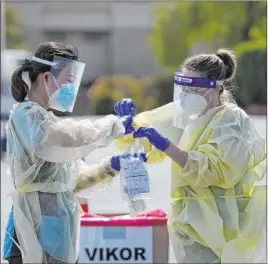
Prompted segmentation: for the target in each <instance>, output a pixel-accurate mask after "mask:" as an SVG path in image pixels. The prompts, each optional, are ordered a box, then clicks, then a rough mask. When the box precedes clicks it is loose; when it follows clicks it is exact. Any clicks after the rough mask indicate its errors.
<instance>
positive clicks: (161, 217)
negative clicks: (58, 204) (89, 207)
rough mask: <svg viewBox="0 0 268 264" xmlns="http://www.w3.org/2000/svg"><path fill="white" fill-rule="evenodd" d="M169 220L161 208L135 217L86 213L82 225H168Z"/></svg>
mask: <svg viewBox="0 0 268 264" xmlns="http://www.w3.org/2000/svg"><path fill="white" fill-rule="evenodd" d="M167 220H168V215H167V213H166V212H164V211H162V210H160V209H157V210H154V211H151V212H148V213H143V214H140V215H138V216H136V217H133V218H132V217H130V216H123V217H122V216H115V217H104V216H100V215H91V214H85V215H83V216H82V218H81V226H155V225H166V224H167Z"/></svg>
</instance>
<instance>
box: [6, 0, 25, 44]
mask: <svg viewBox="0 0 268 264" xmlns="http://www.w3.org/2000/svg"><path fill="white" fill-rule="evenodd" d="M5 16H6V48H7V49H23V48H25V43H24V39H23V34H22V27H21V21H20V18H19V14H18V12H17V11H16V10H15V9H14V8H13V7H12V6H11V5H10V4H7V3H6V4H5Z"/></svg>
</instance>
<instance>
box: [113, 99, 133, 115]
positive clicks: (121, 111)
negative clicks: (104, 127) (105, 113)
mask: <svg viewBox="0 0 268 264" xmlns="http://www.w3.org/2000/svg"><path fill="white" fill-rule="evenodd" d="M114 111H115V112H116V114H117V115H118V116H125V115H130V116H135V115H136V105H135V103H134V101H133V100H132V99H130V98H124V99H122V100H120V101H118V102H116V103H115V105H114Z"/></svg>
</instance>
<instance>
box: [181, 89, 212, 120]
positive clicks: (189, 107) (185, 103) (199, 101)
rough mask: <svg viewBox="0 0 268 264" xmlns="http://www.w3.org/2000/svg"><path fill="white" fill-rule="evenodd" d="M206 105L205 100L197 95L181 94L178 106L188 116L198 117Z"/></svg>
mask: <svg viewBox="0 0 268 264" xmlns="http://www.w3.org/2000/svg"><path fill="white" fill-rule="evenodd" d="M207 105H208V103H207V100H206V99H205V98H204V97H203V96H201V95H199V94H190V93H182V94H181V100H180V106H181V108H182V109H183V110H184V111H185V113H186V114H188V115H190V116H192V115H200V114H201V113H202V112H203V111H204V110H205V109H206V107H207Z"/></svg>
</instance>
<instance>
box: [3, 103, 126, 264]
mask: <svg viewBox="0 0 268 264" xmlns="http://www.w3.org/2000/svg"><path fill="white" fill-rule="evenodd" d="M124 132H125V128H124V126H123V125H122V123H121V121H120V120H119V119H118V118H117V117H116V116H113V115H109V116H106V117H104V118H102V119H100V120H98V121H96V122H94V123H92V122H91V121H89V120H83V121H75V120H73V119H60V118H58V117H56V116H55V115H53V113H52V112H48V111H46V110H45V109H44V108H42V107H41V106H40V105H38V104H37V103H34V102H25V103H20V104H16V105H15V106H14V108H13V110H12V111H11V115H10V119H9V122H8V124H7V152H8V160H9V165H10V174H11V177H12V180H13V182H14V187H15V191H14V192H12V194H11V197H12V199H13V209H14V226H15V230H16V233H17V237H18V241H19V245H20V249H21V251H22V257H23V262H24V263H52V262H55V261H56V262H57V263H62V262H63V263H74V262H75V261H76V260H77V257H78V237H79V236H78V234H79V226H80V224H79V216H80V214H81V212H82V211H81V209H80V205H79V202H78V200H76V198H75V192H78V191H81V190H83V189H85V188H89V187H92V186H94V185H96V184H97V183H108V182H109V181H110V180H111V179H112V176H114V175H115V174H116V172H115V171H114V170H113V169H111V166H110V159H107V160H104V161H103V162H102V163H100V164H97V165H93V166H88V165H87V164H86V163H84V162H83V161H82V160H81V158H83V157H85V156H87V155H88V154H90V153H91V151H93V150H94V149H96V148H100V147H105V146H107V145H108V144H110V143H111V142H112V140H113V139H115V138H119V137H121V136H123V135H124Z"/></svg>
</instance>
